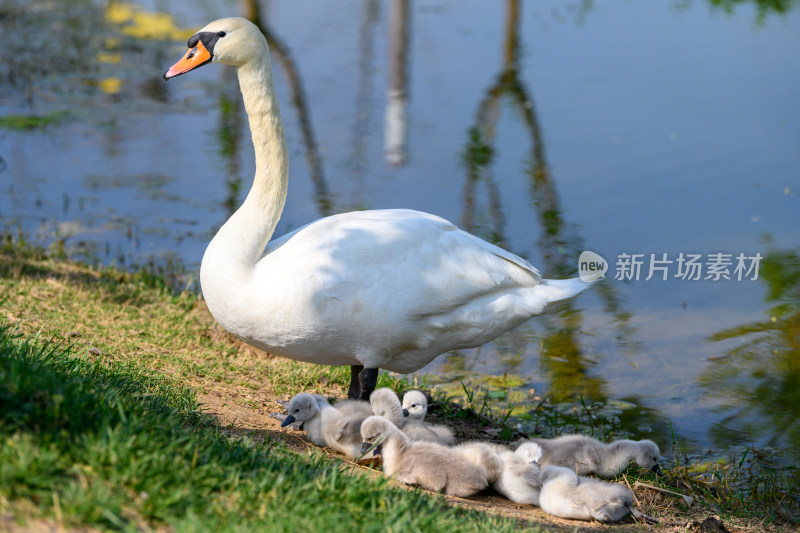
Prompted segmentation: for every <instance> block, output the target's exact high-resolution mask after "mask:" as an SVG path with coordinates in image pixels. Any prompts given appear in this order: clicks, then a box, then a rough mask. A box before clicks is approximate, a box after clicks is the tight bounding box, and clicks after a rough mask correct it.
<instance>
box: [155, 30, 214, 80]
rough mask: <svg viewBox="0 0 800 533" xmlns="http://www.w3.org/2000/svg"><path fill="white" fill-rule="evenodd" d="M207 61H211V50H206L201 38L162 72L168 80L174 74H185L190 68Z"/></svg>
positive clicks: (199, 65)
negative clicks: (178, 59)
mask: <svg viewBox="0 0 800 533" xmlns="http://www.w3.org/2000/svg"><path fill="white" fill-rule="evenodd" d="M209 61H211V52H209V51H208V49H207V48H206V46H205V45H204V44H203V41H202V40H198V41H197V44H196V45H195V46H194V47H193V48H190V49H189V51H188V52H186V55H184V56H183V57H182V58H181V59H180V61H178V62H177V63H175V64H174V65H172V66H171V67H170V68H169V69H167V71H166V72H164V79H165V80H168V79H170V78H174V77H175V76H180V75H181V74H186V73H187V72H189V71H190V70H194V69H196V68H197V67H201V66H203V65H205V64H206V63H208V62H209Z"/></svg>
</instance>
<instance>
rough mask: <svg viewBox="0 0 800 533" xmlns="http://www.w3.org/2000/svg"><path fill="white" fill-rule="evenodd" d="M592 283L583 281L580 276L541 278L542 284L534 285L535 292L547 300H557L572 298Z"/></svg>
mask: <svg viewBox="0 0 800 533" xmlns="http://www.w3.org/2000/svg"><path fill="white" fill-rule="evenodd" d="M593 284H594V282H593V281H583V280H582V279H581V278H570V279H543V280H542V284H541V285H538V286H537V287H536V292H537V294H538V295H539V296H541V297H542V298H544V299H545V300H547V301H548V302H557V301H559V300H566V299H567V298H572V297H573V296H575V295H576V294H580V293H581V292H583V291H584V290H586V289H588V288H589V287H591V286H592V285H593Z"/></svg>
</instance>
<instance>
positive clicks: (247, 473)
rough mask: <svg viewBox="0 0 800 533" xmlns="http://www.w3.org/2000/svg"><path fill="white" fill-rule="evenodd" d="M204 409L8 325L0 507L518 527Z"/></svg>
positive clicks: (70, 513)
mask: <svg viewBox="0 0 800 533" xmlns="http://www.w3.org/2000/svg"><path fill="white" fill-rule="evenodd" d="M196 409H197V403H196V400H195V398H194V395H193V393H192V392H191V390H188V389H181V388H176V387H175V386H174V385H172V384H169V383H167V382H165V381H164V380H162V379H158V378H153V377H150V376H149V375H147V374H145V373H143V372H142V370H141V369H140V368H137V366H136V365H133V364H130V363H128V364H126V363H115V364H111V365H108V364H101V363H100V362H96V361H95V362H92V361H90V360H89V359H88V358H87V357H85V356H79V355H76V354H75V353H74V351H73V350H72V349H70V348H69V347H64V346H62V345H59V344H54V343H46V342H40V341H37V340H35V339H31V338H28V337H26V336H24V335H19V334H18V335H16V336H15V335H12V333H11V331H10V328H9V327H8V325H4V326H2V327H0V434H2V435H4V436H3V437H2V441H0V443H2V445H1V446H0V495H2V499H0V511H1V512H3V513H9V512H11V513H16V514H17V515H20V514H21V515H22V516H19V519H20V520H24V519H25V518H26V516H25V514H28V518H30V517H31V516H33V517H36V516H41V517H45V518H48V519H50V520H55V521H57V522H59V523H62V524H64V525H66V526H68V527H70V526H71V527H78V526H86V525H88V526H93V527H99V528H103V529H105V528H109V529H142V528H145V529H146V528H162V527H166V528H171V529H175V530H181V531H183V530H201V529H202V530H215V529H216V530H231V529H237V530H262V531H263V530H268V531H301V530H308V531H323V530H324V531H348V532H349V531H386V530H394V531H398V530H409V531H447V530H458V531H511V530H514V529H515V527H516V525H517V524H516V522H514V521H510V520H503V519H499V518H496V517H493V516H491V515H487V514H483V513H478V512H475V511H467V510H462V509H458V508H454V507H451V506H448V505H446V504H445V503H443V501H442V500H441V499H440V498H432V497H430V495H428V494H424V493H422V492H420V491H406V490H402V489H399V488H396V487H393V486H391V485H390V484H388V482H387V481H386V480H385V479H384V478H369V477H366V476H363V475H362V476H350V475H345V474H344V473H342V471H341V470H340V466H339V464H338V463H337V462H336V461H333V460H331V459H328V458H326V457H324V456H323V455H322V454H321V453H312V454H308V455H298V454H297V453H295V452H292V451H290V450H289V449H287V448H286V447H285V446H283V445H282V444H280V443H277V442H271V441H270V440H269V439H267V440H266V441H265V443H264V444H255V443H254V442H252V441H250V440H247V439H233V440H231V439H230V438H229V437H227V436H226V435H225V434H223V433H222V432H220V431H219V430H218V428H216V427H215V426H213V425H212V424H210V423H209V421H208V420H207V419H205V418H204V417H203V416H202V415H199V414H198V413H197V411H196ZM4 507H5V508H4ZM31 508H32V509H31ZM31 510H32V511H33V512H32V513H31V512H30V511H31ZM20 511H23V512H22V513H20ZM25 511H27V513H26V512H25Z"/></svg>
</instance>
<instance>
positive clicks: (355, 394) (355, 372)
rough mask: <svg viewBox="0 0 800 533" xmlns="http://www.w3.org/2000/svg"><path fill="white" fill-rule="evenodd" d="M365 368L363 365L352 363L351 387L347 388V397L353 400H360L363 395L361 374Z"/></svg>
mask: <svg viewBox="0 0 800 533" xmlns="http://www.w3.org/2000/svg"><path fill="white" fill-rule="evenodd" d="M362 370H364V367H363V366H361V365H350V388H349V389H348V390H347V397H348V398H350V399H351V400H358V398H359V397H360V396H361V379H360V378H359V374H360V373H361V371H362Z"/></svg>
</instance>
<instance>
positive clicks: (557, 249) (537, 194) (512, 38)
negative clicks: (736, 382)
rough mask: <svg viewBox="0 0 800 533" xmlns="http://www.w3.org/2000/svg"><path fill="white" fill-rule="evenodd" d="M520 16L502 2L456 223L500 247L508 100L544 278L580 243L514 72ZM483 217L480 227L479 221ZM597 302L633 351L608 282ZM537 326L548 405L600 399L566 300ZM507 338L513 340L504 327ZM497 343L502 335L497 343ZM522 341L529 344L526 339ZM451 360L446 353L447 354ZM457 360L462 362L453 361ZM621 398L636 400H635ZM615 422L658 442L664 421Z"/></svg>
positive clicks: (599, 383)
mask: <svg viewBox="0 0 800 533" xmlns="http://www.w3.org/2000/svg"><path fill="white" fill-rule="evenodd" d="M520 21H521V3H520V2H519V1H518V0H507V2H506V17H505V27H504V32H503V35H504V42H503V49H502V51H503V54H502V69H501V72H500V73H499V74H498V75H497V77H496V79H495V81H494V83H493V84H492V85H491V86H490V87H489V88H488V89H487V90H486V92H485V96H484V98H483V99H482V100H481V101H480V103H479V105H478V110H477V113H476V118H475V122H474V124H473V126H472V127H471V128H470V129H469V131H468V138H467V142H466V146H465V148H464V151H463V153H462V158H463V161H464V166H465V168H466V180H465V184H464V188H463V209H462V215H461V220H460V224H461V226H462V227H463V228H464V229H465V230H467V231H470V232H472V233H475V234H477V235H480V236H481V237H483V238H484V239H487V240H489V241H490V242H493V243H494V244H497V245H498V246H502V247H507V245H508V243H507V239H506V237H505V231H504V226H505V217H504V215H503V211H502V205H501V198H500V192H499V186H498V181H497V179H496V177H495V176H494V173H493V170H492V165H493V163H494V160H495V157H494V156H495V150H494V143H495V139H496V131H497V125H498V123H499V121H500V118H501V114H502V109H503V103H504V102H508V105H510V106H511V107H512V108H513V110H514V112H515V114H516V116H518V117H521V121H522V124H523V126H524V128H525V130H526V131H527V133H528V136H529V138H530V141H531V146H530V151H529V152H528V154H527V156H528V157H529V163H528V165H527V168H526V169H525V171H524V172H525V175H526V177H527V179H528V181H529V191H530V196H531V204H532V207H533V209H534V212H535V213H536V216H537V219H538V220H537V221H538V226H539V228H540V237H539V240H538V248H539V250H540V252H541V254H542V258H543V261H544V268H543V271H544V273H545V274H546V277H555V278H564V277H570V276H574V275H575V266H576V260H577V257H578V256H579V255H580V252H581V251H582V250H583V249H584V242H583V239H582V238H581V237H580V235H579V234H578V233H577V230H576V228H575V226H574V225H570V224H568V223H567V222H566V221H565V220H564V217H563V210H562V208H561V205H560V200H559V197H558V192H557V190H556V184H555V180H554V179H553V177H552V176H551V173H550V169H549V165H548V163H547V158H546V154H545V146H544V136H543V134H542V129H541V126H540V124H539V121H538V117H537V114H536V106H535V104H534V101H533V98H532V96H531V93H530V91H529V90H528V89H527V87H526V86H525V83H524V81H523V80H522V79H521V77H520V75H519V74H520V68H521V54H520ZM481 184H482V185H483V187H484V188H485V190H486V196H487V202H486V207H485V209H486V211H487V213H486V214H485V215H483V214H480V211H481V209H482V208H483V207H482V206H481V205H479V201H478V186H479V185H481ZM484 220H486V221H488V222H489V223H488V227H485V225H484V224H481V222H482V221H484ZM592 290H593V291H596V292H597V294H598V295H599V296H600V298H601V299H602V301H603V306H604V310H605V311H606V312H607V313H609V314H610V315H612V316H613V317H614V326H615V328H616V335H615V340H616V342H617V344H618V346H619V348H620V350H621V351H622V352H624V353H626V354H627V355H628V356H629V357H633V356H635V355H636V354H637V353H638V348H639V345H638V343H636V342H635V341H634V340H633V337H634V331H633V328H632V327H631V326H630V324H629V320H630V314H629V313H628V312H627V311H625V310H624V308H623V303H622V301H621V299H620V297H619V295H618V294H617V292H616V291H615V290H614V287H613V286H612V285H611V284H609V283H599V284H597V285H596V286H595V287H593V289H592ZM537 325H543V332H542V333H541V336H540V337H539V338H538V339H536V340H537V341H538V342H539V343H540V345H539V356H540V361H541V366H542V369H543V371H544V373H545V374H546V375H547V378H548V381H549V383H548V387H549V390H548V391H547V396H548V399H549V400H550V401H551V402H552V403H562V402H569V403H573V404H575V405H578V404H580V403H583V402H586V403H587V404H588V403H592V402H601V403H604V402H607V400H608V399H609V396H610V395H609V393H608V391H607V390H606V389H607V383H606V381H605V380H603V379H602V378H600V377H598V376H597V375H596V374H595V373H594V372H593V368H594V366H595V364H596V362H595V361H593V360H592V358H591V357H590V356H589V355H588V354H586V353H585V351H584V349H583V348H582V347H581V345H580V342H579V337H580V335H581V332H582V322H581V313H580V310H579V309H576V308H575V305H574V303H573V302H571V301H567V302H562V303H559V304H557V305H555V306H553V307H552V309H551V311H549V312H547V313H545V314H544V315H541V316H540V317H537ZM509 335H510V336H511V337H517V336H515V335H514V333H513V332H512V333H511V334H509ZM499 342H502V340H500V341H498V343H499ZM512 342H513V343H514V345H515V349H517V350H519V351H527V352H528V353H531V352H532V351H535V347H532V346H530V345H529V346H527V347H526V346H519V344H521V343H522V344H524V341H521V340H520V339H518V338H513V340H512ZM528 344H530V342H528ZM451 358H452V356H451ZM461 363H462V364H463V363H464V361H461ZM626 400H628V401H631V402H633V403H635V404H636V405H638V406H641V405H642V400H641V399H640V398H634V397H631V398H626ZM621 418H622V419H623V422H622V424H623V425H624V426H625V427H627V428H629V429H632V430H633V431H634V432H636V430H637V428H639V427H642V426H647V427H650V428H651V429H654V430H655V431H656V432H657V433H659V434H660V437H661V438H660V439H659V440H661V441H662V442H666V441H667V440H668V439H667V437H666V435H667V431H668V425H667V423H666V421H665V420H664V418H663V416H661V415H660V414H659V413H658V412H657V411H656V410H652V409H648V408H645V407H640V408H639V409H635V410H631V411H626V412H624V413H623V415H622V416H621Z"/></svg>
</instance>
